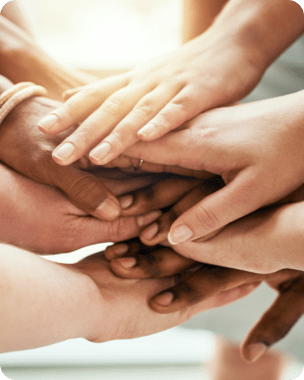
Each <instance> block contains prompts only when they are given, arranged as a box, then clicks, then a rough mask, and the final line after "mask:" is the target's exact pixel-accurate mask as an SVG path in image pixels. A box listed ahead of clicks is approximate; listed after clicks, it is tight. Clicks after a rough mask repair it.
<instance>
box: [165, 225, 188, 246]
mask: <svg viewBox="0 0 304 380" xmlns="http://www.w3.org/2000/svg"><path fill="white" fill-rule="evenodd" d="M192 236H193V232H192V231H191V230H190V228H189V227H187V226H186V225H185V224H181V225H180V226H178V227H176V228H174V230H173V231H170V232H169V234H168V241H169V243H170V244H172V245H176V244H180V243H184V242H186V241H187V240H189V239H190V238H192Z"/></svg>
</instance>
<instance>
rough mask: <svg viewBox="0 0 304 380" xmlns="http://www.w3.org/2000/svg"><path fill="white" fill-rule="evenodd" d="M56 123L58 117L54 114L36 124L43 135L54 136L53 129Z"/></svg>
mask: <svg viewBox="0 0 304 380" xmlns="http://www.w3.org/2000/svg"><path fill="white" fill-rule="evenodd" d="M58 122H59V118H58V116H57V115H55V114H50V115H47V116H45V117H44V118H43V119H41V120H40V121H39V122H38V128H39V130H40V131H41V132H43V133H47V134H54V133H56V131H55V128H56V127H57V124H58Z"/></svg>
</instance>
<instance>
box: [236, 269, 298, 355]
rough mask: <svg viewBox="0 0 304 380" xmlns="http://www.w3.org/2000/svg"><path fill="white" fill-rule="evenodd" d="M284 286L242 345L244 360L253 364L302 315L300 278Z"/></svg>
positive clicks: (281, 337) (287, 282) (284, 334)
mask: <svg viewBox="0 0 304 380" xmlns="http://www.w3.org/2000/svg"><path fill="white" fill-rule="evenodd" d="M285 285H286V286H285ZM285 285H284V283H283V284H281V286H280V288H281V291H280V293H279V295H278V297H277V298H276V300H275V301H274V303H273V304H272V305H271V307H270V308H269V309H268V310H267V311H266V313H265V314H264V315H263V316H262V317H261V319H260V320H259V322H258V323H257V324H256V325H255V326H254V327H253V328H252V329H251V331H250V332H249V334H248V336H247V338H246V339H245V341H244V342H243V344H242V347H241V353H242V357H243V358H244V360H245V361H247V362H256V361H257V360H258V359H259V358H260V357H261V356H262V355H263V354H264V353H265V352H266V350H267V349H268V348H270V347H271V346H272V345H273V344H275V343H276V342H278V341H279V340H281V339H283V338H284V337H285V336H286V335H287V334H288V332H289V331H290V330H291V328H292V327H293V326H294V325H295V324H296V323H297V321H298V320H299V319H300V318H301V316H302V315H303V314H304V276H303V275H302V276H299V277H298V278H296V279H293V281H291V282H290V281H286V283H285Z"/></svg>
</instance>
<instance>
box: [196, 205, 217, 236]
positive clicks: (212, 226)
mask: <svg viewBox="0 0 304 380" xmlns="http://www.w3.org/2000/svg"><path fill="white" fill-rule="evenodd" d="M192 216H193V217H194V220H195V222H196V223H195V224H196V226H197V228H196V229H197V230H202V231H208V232H211V231H214V230H217V229H219V228H220V227H221V223H220V220H219V219H218V217H217V216H216V214H215V213H214V212H213V211H212V210H210V209H209V208H207V207H206V206H205V205H203V204H201V203H198V204H197V205H196V206H194V207H193V210H192Z"/></svg>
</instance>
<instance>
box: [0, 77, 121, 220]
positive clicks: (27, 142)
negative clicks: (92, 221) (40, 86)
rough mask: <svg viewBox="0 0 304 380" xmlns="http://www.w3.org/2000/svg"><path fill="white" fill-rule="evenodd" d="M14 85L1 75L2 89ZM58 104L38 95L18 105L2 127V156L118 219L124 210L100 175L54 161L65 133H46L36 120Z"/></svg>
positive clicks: (80, 203)
mask: <svg viewBox="0 0 304 380" xmlns="http://www.w3.org/2000/svg"><path fill="white" fill-rule="evenodd" d="M11 86H12V84H11V83H10V82H9V81H8V80H7V79H5V78H4V77H0V90H2V91H4V90H5V89H7V88H9V87H11ZM57 105H58V103H57V102H55V101H53V100H51V99H47V98H43V97H35V98H31V99H28V100H27V101H24V102H22V103H21V104H20V105H19V106H17V107H16V108H15V109H14V110H13V111H12V112H11V113H10V114H9V115H8V116H7V117H6V119H5V120H4V122H3V123H2V125H1V127H0V145H1V151H0V160H1V161H2V162H3V163H4V164H6V165H7V166H9V167H10V168H12V169H14V170H16V171H17V172H19V173H20V174H23V175H24V176H26V177H28V178H31V179H34V180H35V181H37V182H40V183H44V184H47V185H51V186H54V187H56V188H58V189H60V190H61V191H63V193H65V194H66V196H67V197H68V198H69V199H70V201H71V202H72V203H73V204H74V205H75V206H77V207H79V208H80V209H82V210H83V211H85V212H87V213H88V214H90V215H92V216H94V217H96V218H99V219H102V220H107V221H112V220H115V219H116V218H118V217H119V215H120V213H121V209H120V205H119V202H118V201H117V199H116V197H115V196H114V195H113V194H112V193H111V192H110V191H109V190H108V189H107V188H106V187H105V186H104V185H103V184H102V183H101V182H100V181H98V179H96V178H95V177H94V176H93V175H91V174H90V173H86V172H84V171H81V170H80V169H79V167H77V165H70V166H68V167H66V168H64V167H60V166H59V165H57V164H56V163H55V162H54V161H53V159H52V155H51V152H52V150H53V149H54V147H55V146H56V145H57V144H58V142H59V141H62V139H64V137H65V134H60V135H58V136H47V135H45V134H43V133H41V132H40V131H39V130H38V128H37V123H38V121H39V119H40V118H41V116H42V115H45V114H47V113H48V112H49V111H50V110H52V109H54V108H55V107H56V106H57Z"/></svg>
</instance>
